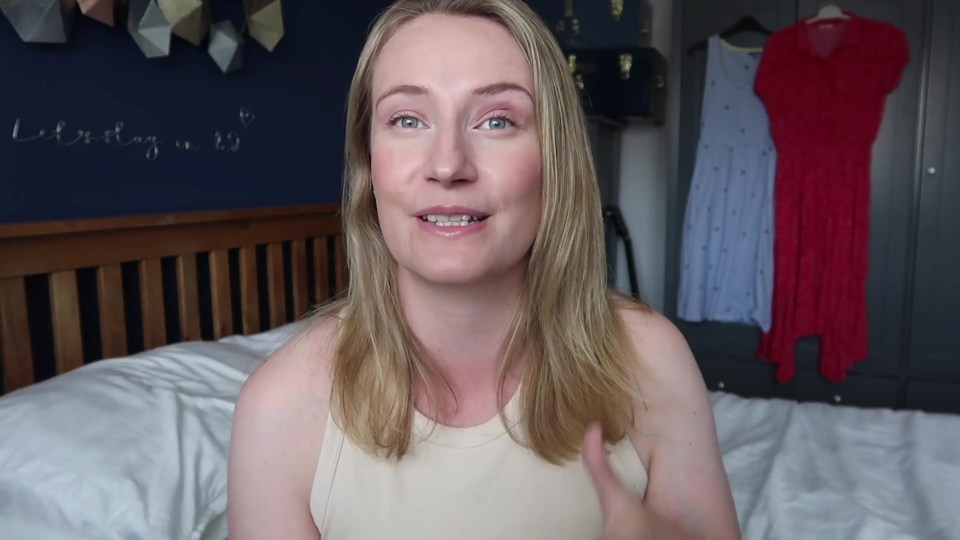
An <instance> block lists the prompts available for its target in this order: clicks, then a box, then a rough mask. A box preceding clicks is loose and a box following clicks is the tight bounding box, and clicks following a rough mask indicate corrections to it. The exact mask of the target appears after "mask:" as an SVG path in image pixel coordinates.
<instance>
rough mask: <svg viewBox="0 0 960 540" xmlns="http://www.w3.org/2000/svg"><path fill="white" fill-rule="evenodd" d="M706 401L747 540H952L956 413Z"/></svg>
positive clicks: (958, 511)
mask: <svg viewBox="0 0 960 540" xmlns="http://www.w3.org/2000/svg"><path fill="white" fill-rule="evenodd" d="M711 400H712V402H713V407H714V417H715V418H716V422H717V432H718V434H719V438H720V447H721V450H722V452H723V460H724V465H725V467H726V469H727V474H728V477H729V479H730V483H731V487H732V489H733V493H734V499H735V501H736V505H737V512H738V514H739V518H740V523H741V529H742V531H743V537H744V538H745V539H791V540H792V539H797V540H802V539H811V540H830V539H837V540H841V539H842V540H860V539H862V540H894V539H919V540H938V539H944V540H946V539H960V416H957V415H949V414H933V413H926V412H920V411H892V410H890V409H866V408H856V407H847V406H836V405H828V404H823V403H800V404H798V403H796V402H793V401H785V400H776V399H756V398H752V399H746V398H742V397H738V396H736V395H733V394H726V393H721V392H717V393H712V394H711Z"/></svg>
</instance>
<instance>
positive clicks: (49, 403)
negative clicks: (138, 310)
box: [0, 325, 297, 540]
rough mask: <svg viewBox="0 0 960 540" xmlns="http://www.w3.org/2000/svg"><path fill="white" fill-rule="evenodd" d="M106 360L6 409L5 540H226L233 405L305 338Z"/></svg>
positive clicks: (0, 423) (233, 342)
mask: <svg viewBox="0 0 960 540" xmlns="http://www.w3.org/2000/svg"><path fill="white" fill-rule="evenodd" d="M296 329H297V325H288V326H285V327H282V328H278V329H275V330H273V331H270V332H266V333H263V334H258V335H255V336H250V337H240V336H235V337H230V338H226V339H224V340H222V341H220V342H190V343H179V344H176V345H169V346H166V347H161V348H158V349H153V350H150V351H146V352H143V353H140V354H137V355H134V356H131V357H128V358H120V359H113V360H103V361H99V362H95V363H93V364H89V365H87V366H85V367H83V368H81V369H78V370H75V371H72V372H69V373H66V374H64V375H61V376H59V377H55V378H53V379H50V380H48V381H45V382H43V383H41V384H36V385H33V386H30V387H27V388H24V389H22V390H20V391H17V392H13V393H11V394H10V395H8V396H4V397H3V398H2V399H0V539H2V540H45V539H57V540H59V539H63V540H67V539H69V540H84V539H91V540H93V539H95V540H110V539H118V540H119V539H123V540H148V539H150V540H152V539H157V540H160V539H163V540H172V539H177V540H180V539H183V540H187V539H191V540H196V539H204V540H205V539H208V538H209V539H223V538H226V521H225V519H224V518H225V509H226V500H227V492H226V480H227V460H226V456H227V449H228V445H229V438H230V422H231V418H232V415H233V404H234V401H235V399H236V396H237V393H238V392H239V389H240V386H241V385H242V384H243V381H245V380H246V377H247V376H248V375H249V374H250V373H251V372H252V371H253V369H254V368H255V367H256V366H257V365H258V364H260V363H261V362H262V361H263V359H264V358H266V356H268V355H269V354H270V353H271V352H272V351H273V350H274V349H276V348H277V347H279V346H280V345H281V344H282V343H284V342H285V341H286V340H287V339H289V337H290V336H291V335H292V334H293V333H294V332H295V331H296Z"/></svg>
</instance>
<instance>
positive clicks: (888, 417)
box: [0, 325, 960, 540]
mask: <svg viewBox="0 0 960 540" xmlns="http://www.w3.org/2000/svg"><path fill="white" fill-rule="evenodd" d="M297 329H298V325H288V326H286V327H283V328H280V329H277V330H273V331H270V332H266V333H263V334H258V335H255V336H249V337H239V336H236V337H231V338H227V339H224V340H221V341H220V342H204V343H197V342H193V343H181V344H177V345H170V346H167V347H162V348H159V349H154V350H151V351H147V352H144V353H141V354H138V355H134V356H132V357H129V358H123V359H117V360H106V361H100V362H96V363H93V364H91V365H88V366H86V367H84V368H82V369H79V370H76V371H73V372H70V373H68V374H66V375H62V376H60V377H56V378H54V379H51V380H49V381H46V382H44V383H41V384H38V385H34V386H32V387H29V388H26V389H23V390H21V391H18V392H14V393H12V394H10V395H9V396H5V397H4V398H2V399H0V540H44V539H51V540H52V539H56V540H60V539H64V540H66V539H70V540H84V539H88V538H89V539H96V540H112V539H118V540H120V539H122V540H147V539H151V540H152V539H157V540H161V539H162V540H171V539H178V540H179V539H184V540H186V539H191V540H198V539H200V540H207V539H216V540H221V539H224V538H226V521H225V509H226V476H227V460H226V455H227V447H228V444H229V437H230V419H231V417H232V414H233V403H234V400H235V398H236V394H237V392H238V390H239V388H240V386H241V385H242V383H243V381H244V380H245V379H246V377H247V376H248V375H249V373H250V372H252V370H253V369H254V368H255V367H256V366H257V365H258V364H259V363H260V362H262V361H263V359H264V358H265V357H266V356H267V355H269V354H270V353H271V352H272V351H273V350H275V349H276V348H277V347H279V346H280V345H281V344H282V343H283V342H285V341H286V340H287V339H288V338H289V337H290V336H291V335H293V333H294V332H295V331H296V330H297ZM711 398H712V400H713V404H714V414H715V417H716V419H717V429H718V432H719V436H720V444H721V448H722V450H723V453H724V463H725V465H726V467H727V471H728V474H729V477H730V481H731V485H732V487H733V491H734V498H735V500H736V503H737V511H738V513H739V517H740V522H741V526H742V528H743V533H744V538H747V539H765V538H771V539H791V540H792V539H808V538H809V539H816V540H827V539H844V540H846V539H870V540H883V539H901V538H903V539H906V538H911V539H914V538H915V539H923V540H937V539H960V416H952V415H935V414H929V413H920V412H906V411H900V412H893V411H889V410H868V409H856V408H852V407H838V406H830V405H825V404H812V403H811V404H800V405H798V404H796V403H793V402H787V401H781V400H760V399H743V398H739V397H737V396H734V395H730V394H724V393H714V394H712V395H711ZM587 540H592V539H587Z"/></svg>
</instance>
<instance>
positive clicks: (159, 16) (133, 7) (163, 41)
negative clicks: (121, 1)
mask: <svg viewBox="0 0 960 540" xmlns="http://www.w3.org/2000/svg"><path fill="white" fill-rule="evenodd" d="M127 31H129V32H130V36H131V37H132V38H133V41H135V42H136V43H137V46H138V47H140V50H141V51H143V54H144V55H145V56H146V57H147V58H159V57H163V56H169V55H170V36H171V33H172V32H171V29H170V21H168V20H167V17H166V15H164V14H163V10H161V9H160V6H159V5H158V4H157V0H130V16H129V17H128V18H127Z"/></svg>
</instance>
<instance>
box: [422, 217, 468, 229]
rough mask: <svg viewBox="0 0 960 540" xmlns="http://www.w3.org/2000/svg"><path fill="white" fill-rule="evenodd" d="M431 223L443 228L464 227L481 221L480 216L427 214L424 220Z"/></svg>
mask: <svg viewBox="0 0 960 540" xmlns="http://www.w3.org/2000/svg"><path fill="white" fill-rule="evenodd" d="M421 219H424V220H426V221H429V222H430V223H434V224H436V225H439V226H441V227H464V226H466V225H469V224H471V223H474V222H476V221H480V216H471V215H468V214H455V215H445V214H427V215H425V216H423V218H421Z"/></svg>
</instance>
